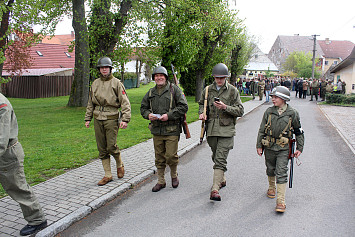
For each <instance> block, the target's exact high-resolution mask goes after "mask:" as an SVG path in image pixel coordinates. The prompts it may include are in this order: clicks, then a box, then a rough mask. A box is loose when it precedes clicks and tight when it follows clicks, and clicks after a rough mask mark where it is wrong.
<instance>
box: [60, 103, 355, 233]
mask: <svg viewBox="0 0 355 237" xmlns="http://www.w3.org/2000/svg"><path fill="white" fill-rule="evenodd" d="M292 99H293V100H292V101H291V105H292V106H293V107H295V108H296V109H297V110H298V111H299V113H300V116H301V123H302V126H303V129H304V130H305V149H304V152H303V153H302V155H301V157H300V159H301V162H302V164H301V165H300V166H296V165H295V169H294V183H293V188H292V189H287V191H286V204H287V209H286V212H285V213H284V214H278V213H276V212H275V211H274V209H275V203H276V200H275V199H269V198H267V197H266V190H267V176H266V174H265V165H264V158H262V157H259V156H258V155H257V154H256V151H255V141H256V135H257V130H258V128H259V124H260V121H261V117H262V115H263V113H264V111H265V109H266V108H267V107H268V106H271V103H269V104H265V105H263V106H261V107H259V108H258V109H256V110H255V111H254V112H252V113H250V114H248V115H247V116H245V117H243V118H242V119H240V120H239V121H238V123H237V136H236V137H235V146H234V149H233V150H232V151H231V152H230V154H229V157H228V172H227V173H226V175H227V187H225V188H223V189H222V190H221V191H220V194H221V196H222V201H221V202H214V201H210V200H209V194H210V187H211V185H212V174H213V170H212V166H213V164H212V161H211V158H210V156H211V152H210V149H209V147H208V145H207V143H203V144H202V145H200V146H198V147H197V148H195V149H194V150H193V151H191V152H189V153H188V154H186V155H185V156H183V157H181V161H180V166H179V170H178V172H179V178H180V186H179V187H178V188H177V189H173V188H172V187H171V182H170V178H169V177H170V176H169V175H170V174H169V173H167V174H166V178H167V188H165V189H163V190H162V191H160V192H158V193H153V192H151V188H152V187H153V186H154V184H155V183H156V178H154V179H153V180H147V181H146V182H145V183H143V184H142V185H140V186H139V187H136V188H135V189H132V190H130V191H129V192H128V193H126V194H125V195H124V196H123V197H121V198H118V199H116V200H113V201H112V202H110V203H109V204H107V205H106V206H104V207H102V208H100V209H99V210H97V211H96V212H94V213H93V214H91V215H90V216H88V217H87V218H85V219H84V220H82V221H80V222H79V223H76V224H74V225H73V226H71V227H70V228H69V229H67V230H65V231H64V232H62V233H61V234H60V236H95V237H96V236H322V237H324V236H354V233H355V188H354V187H355V182H354V181H355V161H354V158H355V157H354V155H353V153H352V152H351V150H350V149H349V148H348V146H347V145H346V144H345V143H344V142H343V140H342V138H341V137H340V136H339V135H338V133H337V132H336V130H335V129H334V127H332V126H331V124H330V123H329V122H328V120H327V119H326V118H325V116H324V115H323V114H322V113H321V111H320V110H319V109H318V107H317V105H316V104H315V103H314V102H310V101H309V100H308V99H306V100H302V99H294V98H292ZM152 149H153V148H152Z"/></svg>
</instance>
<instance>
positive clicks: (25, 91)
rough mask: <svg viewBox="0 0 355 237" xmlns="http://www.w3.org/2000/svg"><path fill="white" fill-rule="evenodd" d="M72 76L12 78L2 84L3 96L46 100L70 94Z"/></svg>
mask: <svg viewBox="0 0 355 237" xmlns="http://www.w3.org/2000/svg"><path fill="white" fill-rule="evenodd" d="M73 80H74V76H12V77H11V81H10V82H8V83H6V84H2V85H1V87H2V88H1V89H2V92H3V94H4V95H5V96H7V97H12V98H27V99H34V98H47V97H55V96H65V95H69V94H70V89H71V85H72V83H73Z"/></svg>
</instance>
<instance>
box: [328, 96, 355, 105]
mask: <svg viewBox="0 0 355 237" xmlns="http://www.w3.org/2000/svg"><path fill="white" fill-rule="evenodd" d="M326 101H327V104H355V95H354V94H351V95H343V94H327V95H326Z"/></svg>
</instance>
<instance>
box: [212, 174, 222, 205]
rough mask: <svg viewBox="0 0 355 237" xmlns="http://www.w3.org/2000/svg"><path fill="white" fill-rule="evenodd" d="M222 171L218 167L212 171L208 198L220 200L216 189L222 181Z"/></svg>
mask: <svg viewBox="0 0 355 237" xmlns="http://www.w3.org/2000/svg"><path fill="white" fill-rule="evenodd" d="M223 176H224V171H223V170H220V169H215V170H214V172H213V185H212V189H211V195H210V199H211V200H214V201H221V196H220V195H219V192H218V190H219V189H220V185H221V183H222V182H223Z"/></svg>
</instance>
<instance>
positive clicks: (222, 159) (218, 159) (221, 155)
mask: <svg viewBox="0 0 355 237" xmlns="http://www.w3.org/2000/svg"><path fill="white" fill-rule="evenodd" d="M207 143H208V145H209V146H210V147H211V150H212V161H213V163H214V166H213V169H220V170H223V171H224V172H226V171H227V157H228V154H229V151H230V150H231V149H233V145H234V137H215V136H209V137H207Z"/></svg>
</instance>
